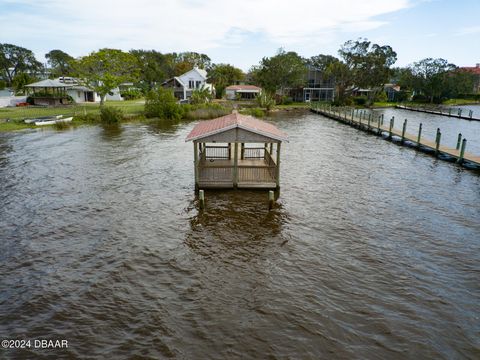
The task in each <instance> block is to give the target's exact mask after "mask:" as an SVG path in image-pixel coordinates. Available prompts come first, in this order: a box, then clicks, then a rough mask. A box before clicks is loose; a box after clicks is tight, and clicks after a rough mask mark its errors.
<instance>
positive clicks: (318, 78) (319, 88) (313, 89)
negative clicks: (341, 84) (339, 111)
mask: <svg viewBox="0 0 480 360" xmlns="http://www.w3.org/2000/svg"><path fill="white" fill-rule="evenodd" d="M290 97H291V98H292V100H293V101H299V102H310V101H333V100H334V99H335V81H334V79H333V78H331V77H326V76H325V75H324V73H323V72H322V71H321V70H320V69H318V68H317V67H315V66H313V65H310V64H307V65H306V73H305V86H304V87H301V88H297V89H291V90H290Z"/></svg>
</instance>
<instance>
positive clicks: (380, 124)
mask: <svg viewBox="0 0 480 360" xmlns="http://www.w3.org/2000/svg"><path fill="white" fill-rule="evenodd" d="M311 111H313V112H315V113H317V114H321V115H323V116H326V117H328V118H331V119H334V120H338V121H341V122H343V123H345V124H349V125H351V126H355V127H358V128H359V129H361V130H364V131H367V132H371V133H375V134H377V135H382V134H387V135H388V138H389V139H391V138H392V137H393V136H395V137H398V138H400V144H404V143H405V142H406V141H408V142H410V143H415V144H416V145H417V148H418V149H420V148H423V149H425V150H427V151H429V152H432V153H434V154H435V155H436V156H439V155H447V156H449V157H451V158H453V159H455V161H456V162H457V163H459V164H466V163H471V164H473V165H476V166H480V156H478V155H474V154H472V153H469V152H466V150H465V149H466V146H467V140H466V139H463V140H461V139H460V137H459V140H458V143H457V148H451V147H448V146H443V145H441V132H440V129H438V130H437V138H436V139H435V141H432V140H428V139H424V138H422V124H420V126H419V131H418V134H417V135H414V134H411V133H408V132H407V131H406V127H407V122H406V121H405V122H404V123H403V129H402V130H398V129H395V128H394V118H392V119H391V120H390V122H389V123H388V125H385V124H384V121H383V115H382V116H378V117H376V118H374V117H373V115H372V114H369V115H368V116H367V115H366V113H360V114H358V110H357V111H355V110H352V109H335V108H332V107H331V106H323V107H322V106H319V105H317V104H312V105H311Z"/></svg>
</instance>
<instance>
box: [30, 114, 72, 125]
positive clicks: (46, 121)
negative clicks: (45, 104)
mask: <svg viewBox="0 0 480 360" xmlns="http://www.w3.org/2000/svg"><path fill="white" fill-rule="evenodd" d="M72 120H73V116H72V117H68V118H63V117H60V118H58V117H51V118H50V119H42V120H40V121H35V125H37V126H41V125H53V124H58V123H61V122H64V123H66V122H70V121H72Z"/></svg>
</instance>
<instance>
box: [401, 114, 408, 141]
mask: <svg viewBox="0 0 480 360" xmlns="http://www.w3.org/2000/svg"><path fill="white" fill-rule="evenodd" d="M407 121H408V120H407V119H405V121H404V122H403V129H402V144H403V142H404V141H405V131H406V130H407Z"/></svg>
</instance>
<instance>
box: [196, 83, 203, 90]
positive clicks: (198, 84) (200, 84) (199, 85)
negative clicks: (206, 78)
mask: <svg viewBox="0 0 480 360" xmlns="http://www.w3.org/2000/svg"><path fill="white" fill-rule="evenodd" d="M201 86H202V82H201V81H197V84H196V86H195V88H197V89H199V88H200V87H201Z"/></svg>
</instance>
